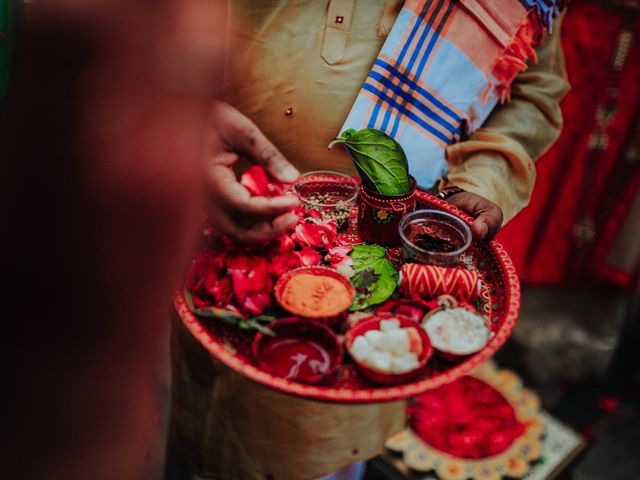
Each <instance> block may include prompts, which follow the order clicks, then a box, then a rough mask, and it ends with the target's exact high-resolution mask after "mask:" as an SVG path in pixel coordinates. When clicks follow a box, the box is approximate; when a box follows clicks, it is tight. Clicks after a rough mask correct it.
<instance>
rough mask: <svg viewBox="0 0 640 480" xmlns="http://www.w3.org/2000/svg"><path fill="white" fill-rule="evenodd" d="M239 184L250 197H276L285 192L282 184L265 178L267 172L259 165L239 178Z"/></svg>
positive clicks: (250, 168)
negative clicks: (249, 193) (247, 191)
mask: <svg viewBox="0 0 640 480" xmlns="http://www.w3.org/2000/svg"><path fill="white" fill-rule="evenodd" d="M240 183H241V184H242V185H244V187H245V188H246V189H247V190H249V192H251V194H252V195H259V196H263V197H277V196H278V195H282V194H283V193H284V191H285V188H284V184H282V183H280V182H278V181H277V180H273V179H271V178H269V177H268V176H267V172H266V171H265V169H264V168H262V167H261V166H259V165H254V166H252V167H249V168H248V169H247V170H246V171H245V172H244V173H243V174H242V176H241V177H240Z"/></svg>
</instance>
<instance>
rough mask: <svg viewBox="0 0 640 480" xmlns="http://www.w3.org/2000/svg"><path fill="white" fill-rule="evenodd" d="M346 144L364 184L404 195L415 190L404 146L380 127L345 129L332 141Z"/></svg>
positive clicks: (380, 191)
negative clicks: (378, 128) (356, 129)
mask: <svg viewBox="0 0 640 480" xmlns="http://www.w3.org/2000/svg"><path fill="white" fill-rule="evenodd" d="M338 143H340V144H342V145H343V146H344V148H345V149H346V151H347V153H348V154H349V156H350V157H351V160H352V161H353V163H354V165H355V166H356V169H357V170H358V173H359V174H360V178H361V179H362V183H363V184H364V185H365V186H366V187H368V188H370V189H372V190H375V191H377V192H379V193H382V194H384V195H402V194H405V193H408V192H409V191H410V190H411V184H410V181H409V163H408V162H407V156H406V155H405V153H404V150H402V147H401V146H400V144H399V143H398V142H396V141H395V140H394V139H393V138H391V137H390V136H389V135H387V134H386V133H384V132H381V131H380V130H375V129H373V128H365V129H363V130H360V131H355V130H353V129H349V130H345V131H344V132H342V134H341V135H340V137H339V138H337V139H335V140H334V141H333V142H331V143H330V144H329V148H332V147H333V146H334V145H336V144H338Z"/></svg>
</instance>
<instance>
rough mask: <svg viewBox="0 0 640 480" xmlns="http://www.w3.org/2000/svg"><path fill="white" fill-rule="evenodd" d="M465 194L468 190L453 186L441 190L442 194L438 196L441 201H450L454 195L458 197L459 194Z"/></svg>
mask: <svg viewBox="0 0 640 480" xmlns="http://www.w3.org/2000/svg"><path fill="white" fill-rule="evenodd" d="M463 192H466V190H464V189H462V188H460V187H457V186H455V185H451V186H448V187H445V188H443V189H442V190H440V192H439V193H438V194H437V195H436V196H437V197H438V198H440V199H441V200H448V199H449V198H451V197H453V196H454V195H457V194H458V193H463Z"/></svg>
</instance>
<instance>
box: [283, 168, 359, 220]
mask: <svg viewBox="0 0 640 480" xmlns="http://www.w3.org/2000/svg"><path fill="white" fill-rule="evenodd" d="M293 191H294V192H295V193H296V194H297V195H298V197H300V200H301V201H302V203H303V204H304V205H305V207H306V208H307V209H312V210H317V211H318V212H320V213H321V214H322V218H323V219H331V218H334V219H335V220H336V223H337V226H338V231H340V232H344V231H346V230H348V229H349V223H350V220H351V219H352V217H354V216H355V211H356V199H357V198H358V191H359V185H358V183H357V182H356V181H355V180H354V179H353V178H351V177H350V176H349V175H345V174H343V173H339V172H332V171H328V170H326V171H323V170H321V171H314V172H308V173H305V174H304V175H301V176H300V178H299V179H298V181H297V182H296V183H295V184H294V185H293Z"/></svg>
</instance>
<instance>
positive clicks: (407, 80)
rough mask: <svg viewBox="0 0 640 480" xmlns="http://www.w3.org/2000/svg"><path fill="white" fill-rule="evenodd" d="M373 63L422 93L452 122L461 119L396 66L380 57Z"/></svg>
mask: <svg viewBox="0 0 640 480" xmlns="http://www.w3.org/2000/svg"><path fill="white" fill-rule="evenodd" d="M375 65H378V66H379V67H381V68H383V69H385V70H386V71H388V72H389V73H391V74H392V75H393V76H395V77H397V78H398V79H399V80H400V81H401V82H402V83H403V84H405V85H408V86H409V87H410V88H411V89H412V90H413V91H414V92H417V93H419V94H420V95H422V96H423V97H424V98H426V99H427V100H428V101H429V102H431V103H432V104H433V105H435V106H436V107H437V108H438V109H440V110H442V111H443V112H444V113H446V114H447V115H448V116H449V118H451V120H453V121H454V122H456V123H457V122H460V121H461V120H462V118H461V117H460V115H458V114H457V113H456V112H454V111H453V110H451V109H450V108H449V107H447V106H446V105H445V104H444V103H442V102H441V101H440V100H438V98H437V97H436V96H435V95H433V94H431V93H429V91H428V90H426V89H424V88H423V87H421V86H420V85H418V84H417V83H416V82H415V81H413V80H411V79H410V78H409V77H407V76H406V75H405V74H404V73H402V72H401V71H400V70H398V69H397V68H396V67H394V66H392V65H390V64H389V63H387V62H385V61H384V60H380V59H377V60H376V61H375Z"/></svg>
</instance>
